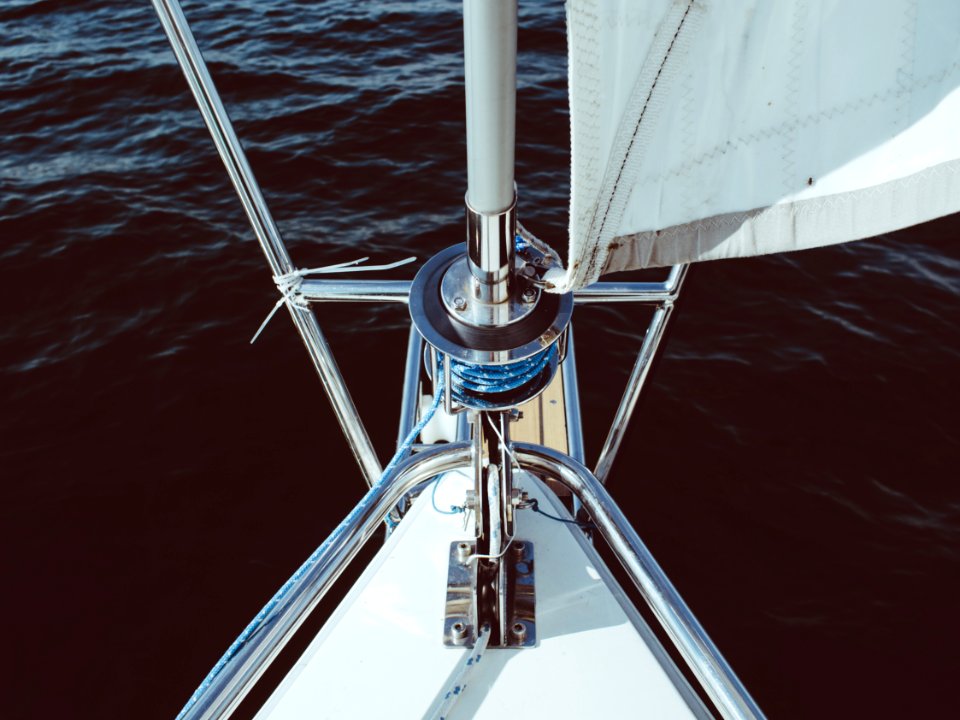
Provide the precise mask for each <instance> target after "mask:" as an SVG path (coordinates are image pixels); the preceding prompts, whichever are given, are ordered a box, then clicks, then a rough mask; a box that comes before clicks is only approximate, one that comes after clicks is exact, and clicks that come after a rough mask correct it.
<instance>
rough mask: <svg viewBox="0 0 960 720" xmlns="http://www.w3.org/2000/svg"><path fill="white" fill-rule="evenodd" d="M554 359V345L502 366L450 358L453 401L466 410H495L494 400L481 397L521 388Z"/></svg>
mask: <svg viewBox="0 0 960 720" xmlns="http://www.w3.org/2000/svg"><path fill="white" fill-rule="evenodd" d="M444 357H446V356H441V361H440V368H439V370H442V369H443V358H444ZM556 358H557V345H556V343H554V344H553V345H551V346H550V347H548V348H547V349H546V350H541V351H540V352H538V353H537V354H536V355H533V356H532V357H529V358H526V359H524V360H517V361H516V362H512V363H506V364H504V365H475V364H473V363H465V362H461V361H460V360H456V359H454V358H451V359H450V378H451V385H452V391H453V392H452V394H453V399H454V400H456V401H457V402H458V403H460V404H461V405H466V406H467V407H480V408H486V407H491V408H492V407H497V406H498V405H499V402H498V400H497V399H496V398H495V397H494V398H489V399H487V398H484V397H483V395H494V396H495V395H497V394H499V393H506V392H510V391H511V390H516V389H517V388H519V387H522V386H523V385H525V384H527V383H528V382H530V381H531V380H533V379H534V378H535V377H536V376H537V375H539V374H540V373H541V372H543V370H544V368H546V367H547V366H548V365H550V364H551V363H553V362H555V361H556Z"/></svg>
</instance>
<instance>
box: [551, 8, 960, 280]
mask: <svg viewBox="0 0 960 720" xmlns="http://www.w3.org/2000/svg"><path fill="white" fill-rule="evenodd" d="M567 14H568V34H569V61H570V68H569V72H570V112H571V161H572V162H571V165H572V170H571V188H572V189H571V207H570V252H569V256H568V268H567V269H566V271H563V272H555V273H554V274H553V276H552V277H551V278H550V279H552V281H553V282H554V283H555V285H556V288H557V289H558V290H561V291H564V290H570V289H574V288H577V287H582V286H583V285H586V284H589V283H590V282H593V281H595V280H596V279H597V278H598V277H599V276H600V275H602V274H604V273H608V272H614V271H618V270H628V269H635V268H642V267H652V266H660V265H669V264H674V263H679V262H690V261H698V260H710V259H716V258H729V257H742V256H748V255H759V254H765V253H772V252H782V251H788V250H798V249H802V248H810V247H816V246H820V245H827V244H831V243H839V242H845V241H848V240H855V239H860V238H865V237H871V236H874V235H877V234H879V233H883V232H889V231H892V230H895V229H898V228H901V227H906V226H909V225H913V224H916V223H919V222H923V221H926V220H930V219H933V218H936V217H939V216H942V215H946V214H949V213H952V212H957V211H958V210H960V2H958V1H957V0H777V2H770V1H768V0H728V1H723V0H643V2H639V1H637V0H570V1H569V2H568V4H567Z"/></svg>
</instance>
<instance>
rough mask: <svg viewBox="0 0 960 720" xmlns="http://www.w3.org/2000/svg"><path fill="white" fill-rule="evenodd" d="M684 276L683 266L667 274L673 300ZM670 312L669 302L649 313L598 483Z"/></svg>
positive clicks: (613, 454)
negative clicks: (644, 332)
mask: <svg viewBox="0 0 960 720" xmlns="http://www.w3.org/2000/svg"><path fill="white" fill-rule="evenodd" d="M686 273H687V266H686V265H676V266H674V268H673V269H672V270H671V271H670V276H669V278H668V279H667V283H666V284H667V287H668V288H669V292H670V293H671V298H675V297H676V295H677V294H678V293H679V292H680V289H681V287H682V286H683V280H684V278H685V277H686ZM672 312H673V300H672V299H671V300H670V301H669V302H665V303H663V305H661V306H660V307H658V308H657V309H656V310H654V312H653V319H652V320H651V321H650V326H649V327H648V328H647V333H646V335H644V337H643V345H641V346H640V352H639V353H637V359H636V362H634V364H633V370H631V371H630V377H629V379H628V380H627V386H626V388H625V389H624V391H623V397H622V398H621V399H620V405H619V407H617V413H616V415H615V416H614V418H613V423H611V425H610V431H609V432H608V433H607V439H606V441H604V443H603V449H602V450H601V451H600V457H599V458H598V459H597V469H596V471H595V472H594V474H595V475H596V476H597V479H598V480H599V481H600V482H601V483H606V482H607V478H608V477H609V475H610V468H612V467H613V461H614V460H615V459H616V457H617V451H618V450H619V449H620V444H621V443H622V442H623V437H624V435H625V434H626V432H627V427H628V426H629V424H630V418H631V416H632V415H633V411H634V408H636V406H637V401H638V400H639V399H640V391H641V390H643V385H644V383H645V382H646V380H647V375H649V373H650V368H651V366H652V362H653V358H654V357H655V356H656V354H657V348H659V347H660V341H661V340H662V339H663V334H664V331H665V330H666V329H667V323H668V322H669V321H670V315H671V313H672Z"/></svg>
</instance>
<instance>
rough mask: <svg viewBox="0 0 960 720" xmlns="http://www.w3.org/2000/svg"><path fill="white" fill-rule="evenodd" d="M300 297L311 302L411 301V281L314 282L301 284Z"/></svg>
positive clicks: (310, 280)
mask: <svg viewBox="0 0 960 720" xmlns="http://www.w3.org/2000/svg"><path fill="white" fill-rule="evenodd" d="M300 297H301V298H303V299H304V300H308V301H310V302H393V303H404V304H406V303H407V302H409V300H410V281H409V280H339V279H334V280H314V279H312V278H308V279H306V280H304V281H303V282H302V283H300Z"/></svg>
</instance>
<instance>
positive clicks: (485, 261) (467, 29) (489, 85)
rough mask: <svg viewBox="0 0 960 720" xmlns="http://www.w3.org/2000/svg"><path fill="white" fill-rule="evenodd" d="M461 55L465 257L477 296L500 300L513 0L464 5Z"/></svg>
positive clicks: (509, 226)
mask: <svg viewBox="0 0 960 720" xmlns="http://www.w3.org/2000/svg"><path fill="white" fill-rule="evenodd" d="M463 55H464V84H465V88H466V101H467V256H468V258H469V264H470V272H471V273H472V274H473V276H474V277H475V278H476V279H477V280H478V281H479V282H478V283H475V296H476V297H477V299H478V300H481V301H483V302H488V303H500V302H504V301H506V300H507V299H508V297H509V291H510V271H511V268H512V266H513V252H514V247H513V242H514V241H513V238H514V234H515V231H516V214H515V211H514V208H515V204H516V196H515V192H514V184H513V161H514V143H515V123H516V94H517V1H516V0H464V3H463Z"/></svg>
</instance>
